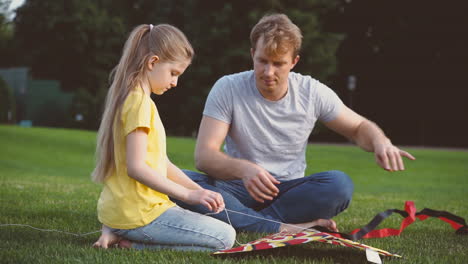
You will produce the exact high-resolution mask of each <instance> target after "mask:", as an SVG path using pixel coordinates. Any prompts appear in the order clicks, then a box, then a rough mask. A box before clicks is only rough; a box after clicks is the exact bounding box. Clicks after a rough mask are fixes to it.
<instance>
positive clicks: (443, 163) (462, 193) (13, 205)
mask: <svg viewBox="0 0 468 264" xmlns="http://www.w3.org/2000/svg"><path fill="white" fill-rule="evenodd" d="M95 136H96V134H95V133H94V132H87V131H76V130H64V129H46V128H20V127H14V126H0V224H28V225H31V226H34V227H37V228H43V229H58V230H63V231H67V232H73V233H87V232H90V231H95V230H98V229H99V228H100V224H99V223H98V221H97V217H96V201H97V199H98V196H99V193H100V189H101V186H100V185H97V184H94V183H92V182H91V180H90V177H89V174H90V172H91V170H92V168H93V155H94V144H95ZM194 146H195V140H194V139H187V138H169V139H168V155H169V157H170V158H171V160H172V161H173V162H174V163H175V164H177V165H178V166H179V167H181V168H187V169H194V163H193V150H194ZM408 150H409V151H410V153H412V154H413V155H414V156H415V157H416V158H417V160H416V161H414V162H406V168H407V170H406V171H404V172H398V173H396V172H394V173H389V172H386V171H384V170H382V169H379V168H378V167H377V166H376V165H375V163H374V158H373V156H372V154H371V153H366V152H364V151H362V150H360V149H358V148H356V147H352V146H327V145H310V146H309V148H308V150H307V157H308V159H307V162H308V165H309V168H308V170H307V173H308V174H310V173H313V172H319V171H324V170H332V169H337V170H342V171H345V172H347V173H348V174H349V175H350V176H351V177H352V178H353V180H354V183H355V194H354V199H353V202H352V204H351V206H350V207H349V208H348V209H347V210H346V211H345V212H343V213H342V214H340V215H339V216H338V217H336V218H335V220H336V222H337V223H338V225H339V228H340V230H341V231H344V232H349V231H351V230H353V229H355V228H358V227H361V226H363V225H364V224H366V223H367V222H368V221H369V220H370V219H371V218H372V217H373V216H374V215H375V214H377V213H378V212H381V211H383V210H386V209H389V208H399V209H403V206H404V202H405V201H406V200H413V201H415V203H416V206H417V209H418V211H419V210H421V209H423V208H424V207H427V208H432V209H435V210H446V211H449V212H452V213H454V214H456V215H459V216H461V217H464V218H466V219H468V152H467V151H456V150H454V151H449V150H434V149H408ZM401 219H402V218H401V217H400V216H399V215H393V216H391V217H389V218H388V219H387V220H385V221H384V222H383V223H382V224H381V226H380V228H383V227H392V228H399V225H400V222H401ZM98 236H99V234H91V235H88V236H85V237H75V236H72V235H67V234H63V233H57V232H40V231H36V230H33V229H30V228H27V227H17V226H0V263H125V262H129V263H153V262H154V263H365V262H366V260H365V254H364V252H363V251H359V250H355V249H348V248H343V247H338V246H332V245H325V244H320V243H309V244H305V245H301V246H292V247H286V248H282V249H276V250H267V251H264V252H261V253H258V254H248V255H241V256H239V257H235V258H233V257H230V258H214V257H211V256H210V255H208V254H207V253H181V252H173V251H135V250H120V249H111V250H107V251H104V250H97V249H93V248H91V245H92V243H93V242H94V241H95V240H96V239H97V237H98ZM258 237H260V234H239V235H238V238H237V239H238V240H239V241H240V242H248V241H251V240H253V239H256V238H258ZM361 242H363V243H365V244H368V245H371V246H374V247H378V248H382V249H384V250H387V251H390V252H392V253H397V254H399V255H402V256H403V258H402V259H396V258H385V259H384V261H385V262H390V263H468V236H460V235H455V233H454V230H453V229H452V228H451V227H450V226H449V225H448V224H446V223H445V222H442V221H440V220H439V219H432V218H431V219H428V220H426V221H423V222H422V221H419V220H417V221H416V222H415V223H413V224H412V225H411V226H409V227H408V228H407V229H406V230H405V231H404V232H403V234H402V235H401V236H399V237H388V238H380V239H364V240H361Z"/></svg>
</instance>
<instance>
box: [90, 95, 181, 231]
mask: <svg viewBox="0 0 468 264" xmlns="http://www.w3.org/2000/svg"><path fill="white" fill-rule="evenodd" d="M117 122H119V126H117ZM137 128H145V130H146V131H148V146H147V154H146V160H145V162H146V164H148V166H150V167H151V168H152V169H154V170H155V171H157V172H158V173H159V174H160V175H162V176H164V177H166V176H167V175H166V174H167V156H166V133H165V132H164V127H163V124H162V122H161V119H160V117H159V114H158V110H157V109H156V105H155V104H154V102H153V101H152V100H151V98H150V97H149V96H148V95H145V94H144V93H143V92H142V91H137V90H134V91H131V92H130V93H129V95H128V97H127V99H125V102H124V104H123V106H122V112H121V115H120V116H119V118H118V119H117V120H116V121H115V122H114V129H113V131H114V155H115V167H116V170H115V171H114V173H113V174H112V175H109V176H108V178H107V179H106V180H105V182H104V188H103V190H102V192H101V196H100V198H99V201H98V205H97V209H98V219H99V221H100V222H101V223H103V224H105V225H107V226H109V227H112V228H118V229H133V228H137V227H141V226H145V225H147V224H149V223H150V222H152V221H153V220H154V219H156V218H157V217H158V216H159V215H161V214H162V213H163V212H164V211H166V210H167V209H169V208H170V207H173V206H174V205H175V204H174V203H173V202H171V201H170V200H169V197H168V196H167V195H165V194H163V193H160V192H157V191H155V190H153V189H151V188H149V187H147V186H146V185H144V184H141V183H139V182H138V181H136V180H134V179H133V178H131V177H130V176H128V174H127V165H126V150H125V146H126V136H127V135H128V134H129V133H131V132H132V131H134V130H135V129H137Z"/></svg>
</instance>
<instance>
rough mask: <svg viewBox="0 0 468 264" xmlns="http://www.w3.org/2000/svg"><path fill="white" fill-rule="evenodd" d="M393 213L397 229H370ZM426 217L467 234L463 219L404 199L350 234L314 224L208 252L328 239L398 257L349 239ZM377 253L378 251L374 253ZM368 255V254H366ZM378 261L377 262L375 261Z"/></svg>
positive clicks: (391, 232)
mask: <svg viewBox="0 0 468 264" xmlns="http://www.w3.org/2000/svg"><path fill="white" fill-rule="evenodd" d="M393 213H398V214H400V215H401V216H403V217H404V219H403V221H402V223H401V226H400V229H392V228H384V229H378V230H374V229H375V228H376V227H377V226H378V225H379V224H380V223H381V222H382V221H383V220H384V219H385V218H387V217H388V216H390V215H391V214H393ZM428 217H436V218H439V219H440V220H442V221H444V222H447V223H449V224H450V225H451V226H452V227H453V228H454V229H456V230H457V231H456V234H461V235H466V234H468V226H467V225H466V221H465V219H463V218H461V217H459V216H456V215H453V214H451V213H449V212H445V211H437V210H432V209H428V208H424V209H423V210H421V211H420V212H416V207H415V205H414V202H412V201H406V203H405V210H404V211H403V210H399V209H389V210H386V211H384V212H381V213H379V214H377V215H376V216H375V217H374V218H373V219H372V220H371V221H370V222H369V223H368V224H367V225H366V226H364V227H362V228H359V229H356V230H354V231H352V232H351V233H350V234H345V233H339V232H333V231H330V230H327V229H325V228H323V227H318V226H315V227H313V228H308V229H305V230H303V231H301V232H299V233H286V232H280V233H277V234H273V235H269V236H266V237H263V238H260V239H257V240H255V241H252V242H248V243H246V244H244V245H241V246H239V247H235V248H231V249H225V250H220V251H217V252H214V253H212V254H213V255H221V254H232V253H239V252H248V251H255V250H263V249H273V248H279V247H284V246H292V245H298V244H304V243H309V242H321V243H328V244H333V245H338V246H345V247H351V248H357V249H360V250H365V251H366V254H367V253H368V252H369V251H371V252H375V253H378V254H379V255H382V256H388V257H401V256H400V255H397V254H394V253H390V252H387V251H385V250H382V249H378V248H374V247H371V246H368V245H365V244H361V243H358V242H355V241H353V240H358V239H361V238H380V237H387V236H397V235H399V234H401V232H403V230H404V229H405V228H406V227H407V226H409V225H410V224H412V223H413V222H414V221H415V220H416V218H418V219H420V220H421V221H423V220H425V219H427V218H428ZM377 257H378V255H377ZM368 259H369V255H368ZM376 263H379V262H376Z"/></svg>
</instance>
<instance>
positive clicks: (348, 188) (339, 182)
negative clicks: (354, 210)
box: [330, 170, 354, 200]
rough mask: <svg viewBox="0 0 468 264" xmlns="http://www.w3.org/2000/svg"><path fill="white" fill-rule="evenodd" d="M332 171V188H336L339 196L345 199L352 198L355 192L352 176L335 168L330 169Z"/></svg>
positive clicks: (336, 193) (335, 190)
mask: <svg viewBox="0 0 468 264" xmlns="http://www.w3.org/2000/svg"><path fill="white" fill-rule="evenodd" d="M330 173H332V174H333V177H332V188H333V189H334V192H335V195H336V196H337V198H338V197H339V198H341V199H343V200H351V198H352V196H353V192H354V183H353V180H351V177H349V176H348V174H346V173H344V172H342V171H339V170H333V171H330Z"/></svg>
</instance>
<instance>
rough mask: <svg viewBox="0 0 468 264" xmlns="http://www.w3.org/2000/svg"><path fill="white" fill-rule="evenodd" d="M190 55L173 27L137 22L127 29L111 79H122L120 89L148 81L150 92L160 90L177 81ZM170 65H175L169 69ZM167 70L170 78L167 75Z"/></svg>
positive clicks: (159, 92)
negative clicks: (131, 29) (121, 50)
mask: <svg viewBox="0 0 468 264" xmlns="http://www.w3.org/2000/svg"><path fill="white" fill-rule="evenodd" d="M193 55H194V52H193V48H192V46H191V45H190V43H189V42H188V40H187V38H186V37H185V35H184V33H182V32H181V31H180V30H179V29H177V28H176V27H173V26H171V25H167V24H161V25H157V26H153V25H141V26H138V27H136V28H135V29H134V30H133V31H132V33H130V37H129V38H128V40H127V42H126V43H125V47H124V50H123V54H122V58H121V59H120V62H119V64H118V65H117V67H116V68H115V69H114V74H115V75H114V81H117V82H118V81H119V79H120V78H119V77H121V78H123V79H124V80H125V79H126V80H125V82H124V86H126V87H122V88H124V89H129V90H130V89H133V88H135V87H136V86H137V85H143V86H145V85H148V86H149V87H148V88H150V90H151V91H152V92H154V93H156V94H162V93H163V92H164V91H165V88H168V87H169V88H170V87H173V86H175V84H177V77H178V76H179V75H180V74H181V73H183V71H184V70H185V69H186V68H187V66H188V65H189V64H190V62H191V61H192V58H193ZM163 66H164V67H163ZM174 67H176V68H177V69H175V70H174V69H171V68H174ZM167 71H169V75H174V76H171V77H173V78H167V73H168V72H167ZM175 73H178V74H177V75H175ZM161 86H162V87H161Z"/></svg>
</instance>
